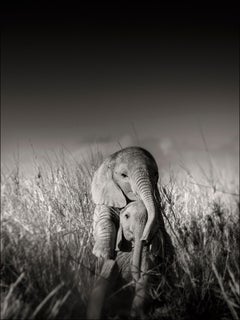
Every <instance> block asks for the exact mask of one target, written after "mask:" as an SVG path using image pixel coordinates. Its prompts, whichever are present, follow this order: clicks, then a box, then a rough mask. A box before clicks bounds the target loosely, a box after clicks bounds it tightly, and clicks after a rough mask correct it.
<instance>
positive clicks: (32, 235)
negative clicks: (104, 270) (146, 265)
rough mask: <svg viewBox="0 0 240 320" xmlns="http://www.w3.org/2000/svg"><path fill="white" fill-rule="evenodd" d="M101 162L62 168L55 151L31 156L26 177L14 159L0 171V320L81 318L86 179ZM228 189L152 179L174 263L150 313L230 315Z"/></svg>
mask: <svg viewBox="0 0 240 320" xmlns="http://www.w3.org/2000/svg"><path fill="white" fill-rule="evenodd" d="M101 161H102V158H101V156H100V155H99V154H98V155H97V156H96V155H95V156H93V157H92V158H89V159H88V161H87V163H84V164H82V163H81V164H79V163H71V164H70V162H69V160H67V159H66V158H65V155H64V153H60V155H57V156H56V159H55V160H54V161H53V160H49V159H46V161H45V163H44V165H40V164H39V163H37V162H36V170H35V175H34V176H33V177H32V178H28V179H26V178H25V177H24V176H22V175H21V173H20V170H19V167H18V165H16V168H15V170H14V171H12V172H2V177H1V178H2V184H1V200H2V201H1V283H0V286H1V319H77V318H78V319H85V312H86V305H87V300H88V296H89V294H90V291H91V289H92V285H93V282H94V280H95V278H96V275H97V274H98V272H99V270H98V264H97V263H96V259H95V257H94V256H93V255H92V252H91V251H92V246H93V239H92V217H93V210H94V205H93V203H92V200H91V195H90V183H91V179H92V175H93V172H94V171H95V169H96V168H97V166H98V165H99V164H100V162H101ZM221 179H222V180H221V181H220V182H221V186H226V190H229V189H228V188H227V184H228V180H227V179H226V181H224V180H223V178H222V177H221ZM215 182H217V181H215ZM231 188H235V190H233V191H234V192H231V193H232V194H230V192H225V193H224V192H223V191H224V190H223V189H221V191H218V190H217V188H216V187H215V188H212V187H211V186H210V188H208V187H206V186H202V185H198V184H196V183H195V181H193V179H192V176H191V172H186V174H185V175H183V176H182V177H181V178H179V177H175V176H170V179H169V180H168V181H167V182H165V183H163V182H161V183H160V184H159V189H160V193H161V196H162V206H163V210H164V213H165V222H166V227H167V229H168V232H169V234H170V235H171V238H172V240H173V243H174V246H175V248H176V253H177V266H176V283H175V286H174V289H173V288H172V289H169V292H167V293H166V292H163V291H162V289H161V287H160V288H159V290H158V291H156V292H155V293H154V299H155V300H156V301H159V302H161V300H162V299H163V296H164V297H165V301H166V302H167V304H168V306H169V308H168V310H166V312H165V313H164V311H163V308H160V307H156V308H155V310H154V311H153V312H152V314H151V315H150V317H151V318H152V319H159V317H162V318H164V319H203V318H204V319H206V318H209V317H211V319H238V317H239V299H240V293H239V276H240V272H239V262H240V261H239V258H240V257H239V244H240V243H239V241H240V239H239V238H240V236H239V235H240V232H239V198H238V196H237V194H238V192H239V191H238V182H237V178H236V181H235V186H231ZM231 190H232V189H231Z"/></svg>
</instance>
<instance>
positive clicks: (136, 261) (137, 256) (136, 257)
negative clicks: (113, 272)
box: [131, 212, 147, 281]
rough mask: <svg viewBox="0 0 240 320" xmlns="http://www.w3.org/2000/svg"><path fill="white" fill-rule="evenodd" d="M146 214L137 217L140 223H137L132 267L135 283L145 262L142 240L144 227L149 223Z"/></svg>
mask: <svg viewBox="0 0 240 320" xmlns="http://www.w3.org/2000/svg"><path fill="white" fill-rule="evenodd" d="M144 213H145V212H143V214H139V215H138V216H137V219H138V220H139V221H135V223H136V226H139V227H137V228H136V229H135V230H134V249H133V257H132V265H131V272H132V276H133V278H134V280H135V281H138V280H139V278H140V276H141V272H142V267H143V265H142V263H143V260H144V259H143V251H144V249H145V248H146V247H144V246H143V241H142V240H141V237H142V234H143V231H144V227H145V225H146V221H147V215H146V214H144ZM144 269H145V268H144ZM144 271H145V270H144Z"/></svg>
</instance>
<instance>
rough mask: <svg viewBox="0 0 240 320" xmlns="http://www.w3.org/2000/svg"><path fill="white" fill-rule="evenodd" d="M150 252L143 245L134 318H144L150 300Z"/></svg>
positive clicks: (132, 309)
mask: <svg viewBox="0 0 240 320" xmlns="http://www.w3.org/2000/svg"><path fill="white" fill-rule="evenodd" d="M149 267H150V263H149V252H148V248H147V247H146V246H144V247H143V251H142V261H141V276H140V278H139V280H138V281H137V282H136V285H135V294H134V298H133V302H132V307H131V316H132V317H133V318H140V319H144V318H145V314H146V310H145V309H146V306H147V302H148V292H147V291H148V284H149V272H148V270H149Z"/></svg>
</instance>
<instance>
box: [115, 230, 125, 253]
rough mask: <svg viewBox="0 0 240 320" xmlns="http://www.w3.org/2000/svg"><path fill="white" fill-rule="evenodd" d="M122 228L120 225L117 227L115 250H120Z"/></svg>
mask: <svg viewBox="0 0 240 320" xmlns="http://www.w3.org/2000/svg"><path fill="white" fill-rule="evenodd" d="M123 238H124V236H123V229H122V225H121V224H120V225H119V228H118V233H117V240H116V248H115V250H116V251H122V245H123Z"/></svg>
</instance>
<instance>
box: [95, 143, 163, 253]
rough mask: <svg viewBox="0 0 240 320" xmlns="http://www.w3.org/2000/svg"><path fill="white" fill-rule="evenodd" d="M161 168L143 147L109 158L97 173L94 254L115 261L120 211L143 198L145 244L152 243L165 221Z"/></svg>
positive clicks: (143, 236) (130, 148) (143, 238)
mask: <svg viewBox="0 0 240 320" xmlns="http://www.w3.org/2000/svg"><path fill="white" fill-rule="evenodd" d="M157 182H158V167H157V164H156V161H155V160H154V158H153V156H152V155H151V154H150V153H149V152H148V151H146V150H144V149H142V148H140V147H128V148H125V149H122V150H120V151H118V152H116V153H114V154H112V155H111V156H109V157H108V158H107V159H105V161H104V162H103V163H102V164H101V166H100V167H99V168H98V170H97V171H96V172H95V174H94V177H93V181H92V190H91V191H92V198H93V201H94V203H95V204H96V207H95V211H94V218H93V232H94V233H93V234H94V239H95V245H94V248H93V254H94V255H95V256H97V257H102V258H104V259H111V258H114V255H115V250H114V249H115V245H116V236H117V230H118V225H119V212H120V210H121V209H122V208H124V207H125V206H126V205H127V204H128V203H129V202H131V201H134V200H139V199H141V200H142V201H143V203H144V205H145V207H146V209H147V223H146V226H145V228H144V231H143V234H142V238H141V240H143V241H146V242H148V241H150V240H151V238H152V236H153V235H154V233H155V231H156V229H157V226H158V225H159V226H160V228H161V230H162V231H163V232H164V231H165V227H164V221H163V218H162V215H161V212H160V210H159V199H160V196H159V191H158V187H157Z"/></svg>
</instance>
